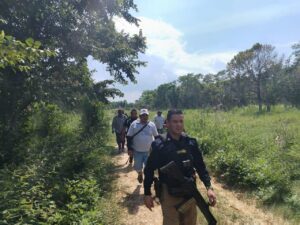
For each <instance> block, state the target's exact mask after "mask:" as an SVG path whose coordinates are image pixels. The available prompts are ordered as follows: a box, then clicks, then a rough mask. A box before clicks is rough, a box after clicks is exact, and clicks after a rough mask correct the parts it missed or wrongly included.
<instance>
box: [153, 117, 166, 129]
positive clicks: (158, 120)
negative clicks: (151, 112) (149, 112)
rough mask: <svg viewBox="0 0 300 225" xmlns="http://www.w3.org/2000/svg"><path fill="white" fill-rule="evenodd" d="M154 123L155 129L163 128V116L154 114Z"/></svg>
mask: <svg viewBox="0 0 300 225" xmlns="http://www.w3.org/2000/svg"><path fill="white" fill-rule="evenodd" d="M154 123H155V126H156V128H157V129H163V128H164V123H165V118H164V117H163V116H156V117H154Z"/></svg>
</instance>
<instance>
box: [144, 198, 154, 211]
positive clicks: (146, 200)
mask: <svg viewBox="0 0 300 225" xmlns="http://www.w3.org/2000/svg"><path fill="white" fill-rule="evenodd" d="M144 203H145V206H146V207H147V208H148V209H149V210H151V211H152V208H153V207H154V204H153V198H152V196H151V195H145V197H144Z"/></svg>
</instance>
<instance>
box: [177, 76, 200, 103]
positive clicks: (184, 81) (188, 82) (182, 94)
mask: <svg viewBox="0 0 300 225" xmlns="http://www.w3.org/2000/svg"><path fill="white" fill-rule="evenodd" d="M201 77H202V75H201V74H197V75H194V74H187V75H185V76H181V77H179V79H178V83H179V86H178V92H179V103H180V106H181V107H183V108H195V107H198V106H199V105H201V100H202V98H201V97H202V96H201V90H202V89H203V86H202V85H201V83H200V78H201Z"/></svg>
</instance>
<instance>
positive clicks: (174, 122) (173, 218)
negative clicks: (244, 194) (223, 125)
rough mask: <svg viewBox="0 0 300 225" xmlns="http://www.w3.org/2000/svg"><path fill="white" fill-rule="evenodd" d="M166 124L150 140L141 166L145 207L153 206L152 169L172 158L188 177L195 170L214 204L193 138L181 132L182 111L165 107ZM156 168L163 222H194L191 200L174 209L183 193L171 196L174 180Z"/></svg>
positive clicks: (192, 224)
mask: <svg viewBox="0 0 300 225" xmlns="http://www.w3.org/2000/svg"><path fill="white" fill-rule="evenodd" d="M166 125H167V128H168V133H167V134H166V135H165V136H160V138H157V139H156V140H155V141H154V142H153V143H152V146H151V147H152V150H151V153H150V155H149V158H148V161H147V164H146V167H145V169H144V175H145V178H144V194H145V196H144V202H145V205H146V207H147V208H149V209H150V210H151V209H152V208H153V207H154V205H153V198H152V196H151V185H152V183H153V179H154V171H155V170H156V169H159V168H161V167H163V166H165V165H166V164H168V163H169V162H171V161H174V162H175V163H176V164H177V165H178V167H179V168H180V169H181V170H182V173H183V174H184V175H185V176H186V177H189V178H191V179H195V170H196V171H197V173H198V175H199V177H200V179H201V181H202V182H203V184H204V185H205V187H206V189H207V196H208V199H209V203H210V205H211V206H215V204H216V195H215V193H214V191H213V188H212V186H211V182H210V176H209V174H208V172H207V169H206V166H205V164H204V162H203V157H202V153H201V151H200V149H199V147H198V144H197V141H196V139H194V138H190V137H188V136H187V135H185V134H184V133H183V129H184V117H183V113H182V111H180V110H169V112H168V115H167V124H166ZM186 162H189V163H186ZM158 172H159V180H160V182H161V183H162V190H161V194H160V196H161V197H160V202H161V207H162V212H163V225H179V224H185V225H195V224H196V223H197V210H196V204H195V202H193V203H191V204H190V205H189V207H188V209H187V210H185V211H184V213H182V212H179V211H177V210H176V208H175V206H176V205H178V204H179V203H181V202H182V201H183V200H184V197H180V196H178V195H176V196H175V195H174V193H172V188H176V182H172V180H170V179H168V177H167V176H166V175H165V174H162V173H160V171H158Z"/></svg>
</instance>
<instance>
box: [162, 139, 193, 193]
mask: <svg viewBox="0 0 300 225" xmlns="http://www.w3.org/2000/svg"><path fill="white" fill-rule="evenodd" d="M183 138H184V140H183V141H180V142H178V143H177V142H176V143H175V142H174V141H173V140H171V139H170V138H168V137H167V135H166V134H164V135H160V137H159V138H158V139H156V143H157V146H158V151H159V152H160V157H161V159H162V160H163V161H164V163H165V164H167V163H169V162H171V161H174V162H175V163H176V164H177V165H178V167H179V168H180V170H181V171H182V173H183V174H184V176H185V177H187V178H193V179H194V178H195V169H194V160H193V155H192V153H191V152H192V149H193V148H196V147H197V142H196V140H195V139H193V138H190V137H188V136H183ZM160 175H161V174H160ZM162 181H163V182H165V183H166V184H167V185H168V186H169V187H178V186H179V184H178V183H177V182H176V181H174V180H171V179H169V178H168V177H164V176H163V179H162Z"/></svg>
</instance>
